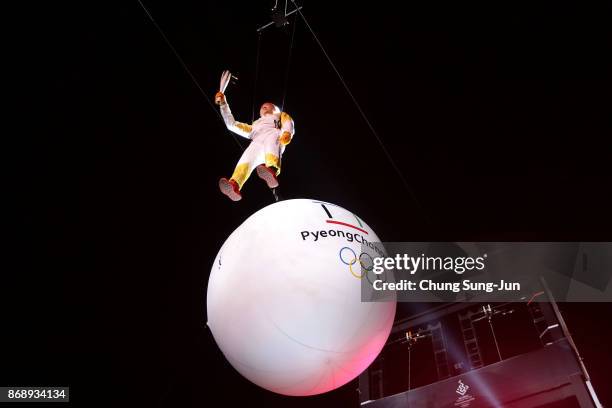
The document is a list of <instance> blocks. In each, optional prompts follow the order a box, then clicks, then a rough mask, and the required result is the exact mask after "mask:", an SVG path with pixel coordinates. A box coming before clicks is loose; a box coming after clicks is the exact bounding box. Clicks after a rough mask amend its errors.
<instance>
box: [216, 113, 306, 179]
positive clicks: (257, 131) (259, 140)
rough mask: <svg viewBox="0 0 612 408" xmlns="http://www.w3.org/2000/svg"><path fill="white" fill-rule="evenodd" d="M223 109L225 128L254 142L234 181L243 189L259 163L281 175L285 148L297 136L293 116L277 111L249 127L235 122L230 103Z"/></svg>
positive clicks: (239, 164)
mask: <svg viewBox="0 0 612 408" xmlns="http://www.w3.org/2000/svg"><path fill="white" fill-rule="evenodd" d="M220 108H221V116H223V120H224V122H225V126H227V128H228V129H229V130H231V131H232V132H234V133H236V134H238V135H240V136H242V137H245V138H247V139H251V144H249V147H247V148H246V150H245V151H244V152H243V153H242V156H241V157H240V160H238V164H237V165H236V168H235V169H234V173H233V174H232V177H231V180H234V181H235V182H236V183H238V186H239V187H240V188H242V186H243V184H244V183H245V181H246V180H247V179H248V178H249V176H250V175H251V172H252V171H253V169H255V168H256V167H257V166H259V165H260V164H265V165H266V166H267V167H273V168H275V169H276V175H278V174H279V173H280V169H281V157H282V155H283V152H284V151H285V146H286V145H287V144H289V142H290V141H291V139H292V138H293V134H294V133H295V127H294V123H293V119H291V116H289V115H288V114H287V113H285V112H279V111H278V108H277V109H276V110H275V111H276V113H273V114H267V115H265V116H263V117H260V118H259V119H257V120H256V121H254V122H253V123H252V124H251V125H249V124H246V123H242V122H238V121H237V120H235V119H234V115H232V111H231V110H230V107H229V105H228V104H227V102H225V103H223V104H221V105H220Z"/></svg>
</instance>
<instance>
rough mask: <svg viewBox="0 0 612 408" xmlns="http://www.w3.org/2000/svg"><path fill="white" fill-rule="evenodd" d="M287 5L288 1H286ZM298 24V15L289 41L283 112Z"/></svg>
mask: <svg viewBox="0 0 612 408" xmlns="http://www.w3.org/2000/svg"><path fill="white" fill-rule="evenodd" d="M285 6H286V3H285ZM296 26H297V16H295V17H294V18H293V29H292V30H291V40H290V41H289V56H288V57H287V68H286V69H285V82H284V84H283V97H282V99H281V108H280V110H281V112H284V111H285V100H286V98H287V88H288V87H289V74H290V73H291V69H290V68H291V55H292V51H293V39H294V37H295V27H296Z"/></svg>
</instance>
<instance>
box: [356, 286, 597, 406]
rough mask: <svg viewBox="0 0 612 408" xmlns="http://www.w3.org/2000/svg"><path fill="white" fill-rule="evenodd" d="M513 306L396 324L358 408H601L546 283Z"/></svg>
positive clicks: (451, 306)
mask: <svg viewBox="0 0 612 408" xmlns="http://www.w3.org/2000/svg"><path fill="white" fill-rule="evenodd" d="M519 300H520V301H518V302H510V303H503V304H501V303H500V304H497V303H496V304H492V303H476V302H474V303H445V304H435V305H434V304H432V305H431V307H429V308H427V309H426V310H425V311H422V312H420V313H416V314H412V315H410V316H409V317H407V318H405V319H401V320H398V321H396V322H395V324H394V327H393V329H392V331H391V335H390V337H389V340H388V341H387V343H386V345H385V347H384V348H383V351H382V352H381V353H380V355H379V357H378V358H377V359H376V360H375V361H374V362H373V363H372V364H371V365H370V367H369V368H368V370H366V371H365V372H364V373H363V374H362V375H361V376H360V377H359V389H358V391H359V396H360V403H361V406H362V407H363V408H400V407H402V408H468V407H469V408H481V407H508V408H527V407H528V408H531V407H538V408H553V407H554V408H565V407H568V408H569V407H601V404H600V403H599V401H598V399H597V396H596V394H595V391H594V390H593V387H592V385H591V382H590V378H589V375H588V372H587V370H586V367H585V366H584V364H583V362H582V359H581V358H580V355H579V353H578V350H577V348H576V346H575V344H574V342H573V340H572V338H571V336H570V334H569V331H568V329H567V327H566V325H565V322H564V320H563V317H562V316H561V313H560V311H559V308H558V307H557V304H556V303H555V301H554V299H552V297H551V295H550V292H549V291H548V290H547V287H546V283H545V282H542V291H541V292H538V293H534V294H529V295H525V296H524V297H522V298H521V299H519ZM404 306H408V307H411V306H417V305H416V304H414V305H413V304H409V303H408V304H404Z"/></svg>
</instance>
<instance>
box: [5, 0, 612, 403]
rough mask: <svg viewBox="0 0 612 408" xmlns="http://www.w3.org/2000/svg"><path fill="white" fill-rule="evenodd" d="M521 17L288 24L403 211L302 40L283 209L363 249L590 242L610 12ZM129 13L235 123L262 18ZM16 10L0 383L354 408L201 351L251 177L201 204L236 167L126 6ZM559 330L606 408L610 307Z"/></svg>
mask: <svg viewBox="0 0 612 408" xmlns="http://www.w3.org/2000/svg"><path fill="white" fill-rule="evenodd" d="M531 3H532V4H527V5H522V4H519V3H515V2H485V1H476V2H468V3H466V2H449V3H443V2H410V3H406V2H402V3H384V4H383V3H372V2H365V3H359V2H354V1H350V2H349V1H336V2H333V4H327V3H322V2H314V1H310V0H309V1H307V2H306V4H305V8H304V14H305V15H306V16H307V18H308V19H309V21H310V23H311V25H312V27H313V28H314V30H315V31H316V32H317V34H318V35H319V37H320V39H321V41H322V42H323V43H324V45H325V47H326V48H327V50H328V52H329V54H330V55H331V57H332V58H333V59H334V61H335V63H336V65H337V66H338V69H339V70H340V72H341V73H342V75H343V76H344V79H345V80H346V82H347V84H348V85H349V87H350V88H351V90H352V91H353V93H354V95H355V97H356V98H357V100H359V101H360V103H361V105H362V107H363V109H364V111H365V112H366V114H367V115H368V117H369V119H370V120H371V122H372V123H373V125H374V127H375V128H376V129H377V131H378V132H379V134H380V137H381V139H382V140H383V142H384V144H385V145H386V147H387V149H389V151H390V152H391V154H392V156H393V157H394V159H395V161H396V163H397V166H398V168H399V170H400V171H401V172H402V174H403V175H404V177H405V178H406V180H407V181H408V184H409V185H410V189H411V190H412V193H413V194H414V196H416V197H417V199H418V203H417V202H416V201H415V200H414V199H413V197H412V194H410V193H409V192H408V190H407V189H406V188H405V187H404V186H403V185H402V183H401V181H400V179H399V178H398V176H397V174H396V173H395V172H394V170H393V168H392V167H391V165H390V163H389V161H388V160H387V159H386V158H385V156H384V154H383V153H382V150H381V149H380V146H379V145H378V144H377V142H376V140H375V138H374V137H373V135H372V134H371V133H370V131H369V130H368V128H367V126H366V124H365V122H364V121H363V119H362V118H361V117H360V115H359V113H358V111H357V110H356V108H355V106H354V105H353V103H352V101H351V99H350V98H349V97H348V96H347V94H346V92H345V91H344V90H343V88H342V86H341V84H340V82H339V80H338V78H337V77H336V76H335V74H334V72H333V70H332V69H331V67H330V66H329V65H328V63H327V61H326V60H325V58H324V56H323V54H322V53H321V51H320V49H319V48H318V46H317V44H316V43H315V42H314V40H313V38H312V36H311V35H310V33H309V32H308V31H307V30H306V28H305V26H304V24H303V22H301V21H298V22H297V26H296V33H295V43H294V50H293V57H292V61H291V65H290V71H289V72H290V78H289V82H288V86H287V88H286V89H287V97H286V103H285V109H286V110H287V111H288V112H289V113H290V114H292V116H293V117H294V119H295V122H296V129H297V132H296V136H295V139H294V141H293V142H292V143H291V145H289V146H288V148H287V151H286V154H285V156H284V168H283V173H282V175H281V179H280V181H281V184H282V185H281V194H282V195H283V197H285V198H301V197H307V198H315V199H321V200H325V201H330V202H333V203H336V204H339V205H341V206H344V207H346V208H348V209H350V210H351V211H352V212H354V213H356V214H358V215H359V216H360V217H362V218H363V219H364V220H366V222H367V223H368V224H369V225H371V226H372V227H373V228H374V230H375V231H376V232H377V234H378V235H379V236H380V237H381V238H382V239H383V240H385V241H429V240H439V241H458V240H464V241H476V240H483V241H484V240H492V241H504V240H508V241H512V240H524V241H531V240H533V241H535V240H559V241H561V240H572V241H589V240H610V239H611V238H612V237H611V234H610V231H611V226H612V222H611V217H610V208H612V205H611V204H612V199H610V197H609V190H610V184H611V183H610V179H611V177H610V170H609V165H610V159H611V156H612V150H611V147H612V146H611V143H610V136H611V135H612V133H611V126H610V115H609V112H610V103H609V101H610V95H612V93H611V91H612V87H611V82H610V72H611V71H610V68H611V66H610V55H611V53H610V51H611V49H610V48H611V47H610V40H611V36H610V28H609V27H610V25H609V21H610V8H609V5H605V4H603V3H601V5H599V6H597V5H594V4H590V5H588V4H585V3H584V2H581V3H580V4H578V3H575V4H571V3H563V2H561V3H559V2H552V1H549V2H531ZM145 4H146V5H147V6H148V7H149V9H150V11H151V13H152V14H153V16H154V17H155V18H156V20H157V22H158V23H159V25H160V26H161V27H162V28H163V30H164V31H165V33H166V35H167V36H168V38H169V39H170V41H171V42H172V43H173V44H174V46H175V47H176V49H177V51H178V52H179V53H180V55H181V56H182V57H183V58H184V60H185V62H186V63H187V65H188V66H189V68H190V69H191V71H192V72H193V75H194V76H195V77H196V78H197V80H198V81H199V83H200V84H201V86H202V88H203V90H204V92H205V93H206V94H207V96H208V97H209V98H212V96H213V95H214V93H215V91H216V90H217V86H218V79H219V75H220V73H221V71H222V70H223V69H230V70H232V71H233V72H235V73H236V74H237V75H238V76H239V81H238V84H237V85H230V88H229V89H228V91H227V95H228V100H229V102H230V104H231V106H232V109H233V111H234V113H235V114H236V116H237V117H238V119H242V120H243V121H249V120H250V116H251V108H252V103H253V100H252V96H253V86H254V71H255V55H256V34H255V28H256V27H257V26H259V25H261V24H263V23H266V22H268V21H269V20H270V19H269V16H268V15H267V14H268V10H269V8H270V6H271V4H270V3H269V2H248V3H247V2H220V1H214V2H206V1H198V2H184V3H176V2H172V3H171V2H157V3H154V2H151V1H147V2H146V3H145ZM400 6H401V8H400ZM26 7H30V8H29V9H28V10H24V12H23V21H21V20H19V23H18V27H17V28H15V29H14V31H13V32H12V34H11V36H9V37H7V39H8V42H9V43H10V48H11V50H13V49H14V51H15V52H16V54H15V57H14V58H10V59H7V65H10V66H11V67H13V68H16V71H17V73H18V74H21V75H17V76H15V77H12V76H10V77H7V78H6V79H8V80H9V82H13V83H12V85H17V86H18V87H19V89H20V91H19V93H18V95H17V96H16V97H15V98H14V99H12V100H11V106H12V107H15V108H17V111H18V114H17V115H16V116H14V117H11V118H9V120H10V119H16V121H17V126H15V127H14V128H13V129H11V130H9V131H7V133H6V135H5V138H4V139H5V141H4V142H5V149H3V150H4V151H3V153H4V155H5V156H6V157H5V159H4V160H3V164H4V165H7V169H6V170H5V172H4V173H5V175H7V176H8V177H6V179H7V180H6V182H5V183H4V186H5V193H6V196H5V197H6V201H7V202H8V203H9V205H10V206H9V210H8V211H7V213H6V215H7V220H8V223H7V225H8V229H5V231H8V234H7V235H8V237H9V240H8V241H9V242H8V245H6V246H5V250H6V252H7V254H6V256H5V260H8V261H9V262H7V267H6V268H3V269H4V270H3V273H2V292H3V297H2V299H3V303H4V305H3V307H2V309H1V310H0V316H2V322H3V324H4V326H5V327H4V328H3V329H2V331H1V334H2V338H3V341H4V342H5V343H6V346H5V347H4V348H3V349H4V350H5V352H4V353H3V354H4V355H3V356H2V362H1V363H0V375H1V377H0V379H1V380H2V381H0V383H2V384H3V385H47V384H57V385H70V386H71V387H72V395H71V398H72V401H73V405H76V406H88V407H91V406H118V405H122V404H126V405H131V406H144V405H146V404H148V405H151V406H177V407H178V406H194V407H195V406H198V407H201V406H216V405H221V404H223V405H228V406H234V405H238V404H241V405H243V406H249V405H255V404H256V405H265V406H282V407H289V406H304V407H309V406H321V407H322V406H357V405H356V404H357V395H356V392H355V387H356V386H355V383H350V384H348V385H346V386H344V387H342V388H341V389H339V390H337V391H334V392H331V393H328V394H325V395H321V396H317V397H311V398H287V397H282V396H278V395H275V394H272V393H270V392H268V391H265V390H262V389H259V388H258V387H256V386H254V385H252V384H250V383H249V382H248V381H247V380H245V379H243V378H242V377H241V376H240V375H239V374H238V373H237V372H235V371H234V370H233V368H232V367H231V366H230V365H229V364H228V363H227V362H226V361H225V359H224V357H223V355H222V354H221V352H220V350H219V349H218V347H217V346H216V344H215V342H214V340H213V339H212V336H211V334H210V332H209V331H208V330H207V329H206V328H205V326H204V322H205V321H206V317H205V295H206V284H207V278H208V273H209V270H210V267H211V263H212V261H213V259H214V256H215V255H216V253H217V251H218V249H219V248H220V246H221V244H222V243H223V241H224V240H225V238H226V237H227V236H228V235H229V234H230V232H231V231H233V230H234V229H235V228H236V227H237V226H238V225H239V224H240V223H241V222H242V221H243V220H244V219H245V218H246V217H248V216H249V215H250V214H252V213H253V212H255V211H256V210H258V209H260V208H262V207H264V206H265V205H268V204H270V203H271V202H272V196H271V194H270V193H269V192H268V191H267V188H265V186H264V184H263V183H262V182H261V181H260V180H258V179H257V177H254V178H252V179H250V180H249V182H248V183H247V184H246V186H245V188H244V189H243V193H244V199H243V200H242V201H241V202H239V203H233V202H230V201H229V200H228V199H227V198H226V197H224V196H223V195H221V194H220V193H219V191H218V189H217V180H218V178H219V177H220V176H229V175H230V174H231V171H232V169H233V166H234V164H235V162H236V160H237V159H238V157H239V155H240V149H239V148H238V146H237V145H236V142H235V141H234V140H233V139H232V137H231V136H230V134H229V133H228V132H227V131H226V130H224V126H223V124H222V122H221V121H220V119H219V117H218V116H216V114H215V113H214V112H213V110H212V109H211V107H210V106H209V105H208V103H207V102H206V100H205V99H204V97H203V95H202V94H201V93H200V92H199V91H198V89H197V87H196V86H195V85H194V83H193V82H191V80H190V78H189V76H188V75H187V74H186V72H185V71H184V70H183V68H182V67H181V65H180V64H179V62H178V61H177V59H176V58H175V56H174V55H173V53H172V51H171V50H170V49H169V47H168V46H167V45H166V44H165V43H164V42H163V39H162V37H161V36H160V34H159V32H157V31H156V29H155V27H154V26H153V24H152V23H151V21H150V20H148V18H147V16H146V14H145V13H144V11H143V10H142V8H140V6H139V4H138V2H137V1H135V0H134V1H125V2H121V4H112V3H110V2H100V3H97V4H96V3H91V2H82V3H81V4H64V5H61V4H55V3H53V4H47V5H44V6H43V5H26ZM20 16H21V15H20ZM7 18H9V19H10V18H11V16H8V15H7ZM291 21H292V22H293V19H291ZM289 34H290V31H289V32H284V31H282V30H277V29H271V30H268V31H267V32H266V33H265V34H264V36H263V38H262V53H261V64H260V76H259V80H258V82H257V89H258V92H257V96H256V100H255V102H256V104H257V106H258V105H259V104H260V103H261V102H264V101H266V100H271V101H273V102H276V103H278V104H280V99H281V98H282V94H283V88H284V86H283V82H284V73H285V70H286V68H287V55H288V54H287V52H288V48H289V47H288V45H289ZM245 142H246V141H245ZM241 144H242V146H243V147H245V146H246V143H244V142H241ZM270 245H273V243H270ZM561 306H562V310H563V311H564V313H565V314H566V318H567V320H568V324H569V327H570V330H572V332H573V333H574V336H575V338H576V341H577V343H578V346H579V348H580V350H581V352H582V353H583V355H584V357H585V362H586V365H587V368H588V369H590V370H591V374H592V376H593V378H594V384H595V389H596V390H597V391H598V393H599V395H600V398H601V399H602V402H604V403H608V404H611V403H612V391H611V390H610V389H609V387H608V386H607V384H608V374H607V373H608V370H609V365H610V362H611V360H612V359H611V357H610V352H609V348H608V346H607V344H608V343H609V342H610V341H611V340H612V333H611V330H610V323H609V322H610V320H609V319H610V312H612V306H611V305H610V304H583V305H580V304H563V305H561Z"/></svg>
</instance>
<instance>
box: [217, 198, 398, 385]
mask: <svg viewBox="0 0 612 408" xmlns="http://www.w3.org/2000/svg"><path fill="white" fill-rule="evenodd" d="M378 241H379V239H378V237H377V236H376V234H375V233H374V231H372V229H371V228H370V227H369V226H368V225H367V224H366V223H365V222H363V221H362V220H361V219H360V218H358V217H357V216H356V215H354V214H352V213H351V212H350V211H348V210H345V209H344V208H342V207H338V206H336V205H334V204H330V203H325V202H321V201H315V200H307V199H298V200H286V201H280V202H277V203H275V204H272V205H270V206H268V207H265V208H263V209H262V210H260V211H258V212H256V213H255V214H253V215H252V216H251V217H249V218H248V219H247V220H246V221H245V222H244V223H243V224H242V225H240V226H239V227H238V228H237V229H236V230H235V231H234V232H233V233H232V234H231V235H230V236H229V238H228V239H227V241H225V243H224V244H223V246H222V247H221V249H220V251H219V253H218V255H217V257H216V259H215V262H214V264H213V267H212V270H211V274H210V278H209V281H208V293H207V315H208V326H209V328H210V329H211V331H212V334H213V336H214V338H215V341H216V342H217V344H218V346H219V348H220V349H221V351H222V352H223V354H224V355H225V357H226V358H227V360H228V361H229V362H230V363H231V365H232V366H233V367H234V368H235V369H236V370H238V372H240V373H241V374H242V375H243V376H244V377H246V378H247V379H249V380H250V381H252V382H253V383H255V384H257V385H259V386H260V387H263V388H265V389H267V390H270V391H273V392H276V393H279V394H284V395H293V396H305V395H314V394H320V393H324V392H327V391H330V390H333V389H336V388H338V387H340V386H342V385H344V384H346V383H347V382H349V381H351V380H352V379H354V378H355V377H357V376H358V375H359V374H360V373H361V372H363V371H364V370H365V369H366V368H367V367H368V366H369V365H370V363H371V362H372V361H373V360H374V359H375V358H376V356H377V355H378V354H379V353H380V350H381V349H382V347H383V345H384V344H385V342H386V341H387V338H388V337H389V333H390V331H391V326H392V324H393V320H394V317H395V298H393V299H391V301H389V302H362V301H361V279H365V278H364V277H363V273H362V272H361V271H360V269H361V268H360V267H363V265H364V262H363V260H365V259H366V258H368V259H370V260H371V259H372V257H375V256H377V253H376V251H375V248H376V247H375V246H374V245H372V247H373V248H370V247H369V246H368V245H369V243H372V242H378ZM379 251H380V250H379ZM370 262H371V261H370ZM360 264H361V265H360ZM370 265H371V263H370ZM366 269H367V267H366Z"/></svg>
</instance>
